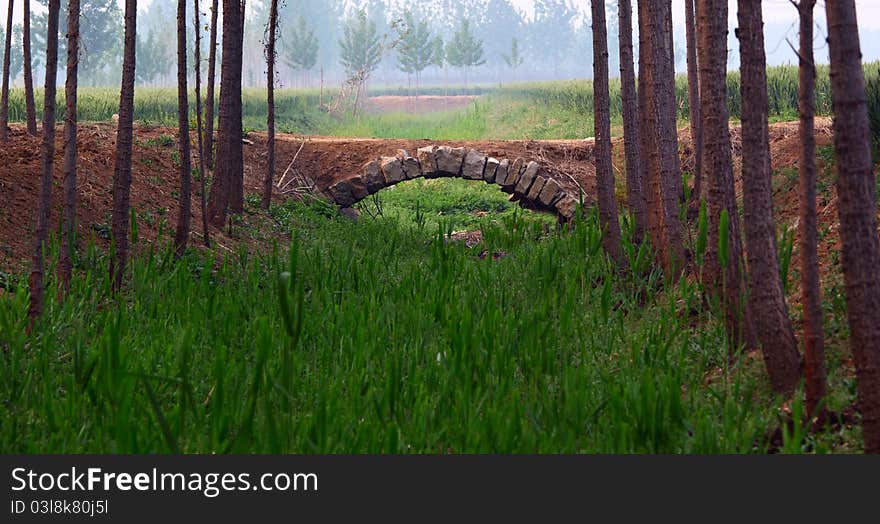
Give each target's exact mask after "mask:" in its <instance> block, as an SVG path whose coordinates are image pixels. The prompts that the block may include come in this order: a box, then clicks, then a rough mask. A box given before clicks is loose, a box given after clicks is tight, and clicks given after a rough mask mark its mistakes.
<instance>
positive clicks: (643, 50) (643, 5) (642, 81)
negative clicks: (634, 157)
mask: <svg viewBox="0 0 880 524" xmlns="http://www.w3.org/2000/svg"><path fill="white" fill-rule="evenodd" d="M649 1H650V0H638V2H637V7H638V22H639V78H638V109H639V111H638V115H639V118H638V120H639V139H640V143H639V153H640V154H641V159H640V160H641V161H640V162H639V165H640V170H641V178H642V191H643V194H644V199H645V210H646V224H647V229H648V237H649V238H650V240H651V246H652V247H653V249H654V251H655V252H656V253H657V255H658V257H659V258H660V259H661V260H662V259H663V258H664V255H663V253H664V251H665V249H666V240H665V239H664V236H663V212H662V206H661V204H660V177H659V173H658V171H656V170H653V169H650V168H649V167H648V165H649V162H650V159H651V157H652V155H656V154H657V153H656V151H657V146H656V136H655V132H654V130H655V129H656V117H655V114H654V101H653V98H652V97H651V96H650V95H649V92H650V87H649V86H650V85H651V77H652V67H651V55H652V53H651V37H652V36H653V35H652V34H651V30H650V17H651V12H650V7H649Z"/></svg>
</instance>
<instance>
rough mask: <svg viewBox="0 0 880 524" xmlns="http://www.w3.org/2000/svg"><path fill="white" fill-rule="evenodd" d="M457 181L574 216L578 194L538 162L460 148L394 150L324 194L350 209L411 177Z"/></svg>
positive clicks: (562, 216)
mask: <svg viewBox="0 0 880 524" xmlns="http://www.w3.org/2000/svg"><path fill="white" fill-rule="evenodd" d="M419 177H424V178H440V177H456V178H463V179H466V180H482V181H484V182H486V183H487V184H497V185H498V186H499V187H500V188H501V190H502V191H504V192H505V193H508V194H511V195H513V200H518V201H519V203H520V205H521V206H522V207H526V208H530V209H537V210H541V211H547V212H551V213H555V214H556V215H557V216H558V217H559V219H560V220H561V221H564V222H567V221H569V220H571V218H572V217H574V214H575V210H576V209H577V203H578V201H579V199H578V195H577V193H574V192H572V191H571V190H569V189H566V188H565V187H563V186H562V185H560V184H559V183H558V182H557V181H556V180H555V179H554V177H553V175H551V173H550V172H549V171H548V170H546V169H545V168H544V167H543V166H542V165H541V164H539V163H538V162H526V161H524V160H522V159H521V158H517V159H515V160H513V161H511V160H509V159H507V158H504V159H501V160H499V159H497V158H492V157H489V156H487V155H485V154H484V153H481V152H479V151H476V150H474V149H469V148H465V147H450V146H439V147H438V146H426V147H421V148H419V149H418V150H416V155H415V156H412V155H410V154H409V153H408V152H407V151H405V150H403V149H401V150H398V152H397V155H396V156H383V157H380V158H379V159H377V160H373V161H370V162H367V163H366V164H365V165H364V166H363V169H362V172H361V173H357V174H354V175H352V176H350V177H348V178H345V179H342V180H339V181H337V182H336V183H334V184H333V185H331V186H329V187H328V188H327V194H328V195H329V196H330V198H332V199H333V201H334V202H336V204H337V205H338V206H340V207H342V208H349V207H351V206H353V205H354V204H356V203H357V202H360V201H361V200H363V199H364V198H366V197H368V196H369V195H371V194H373V193H376V192H377V191H381V190H382V189H384V188H386V187H390V186H393V185H394V184H397V183H398V182H403V181H405V180H411V179H413V178H419Z"/></svg>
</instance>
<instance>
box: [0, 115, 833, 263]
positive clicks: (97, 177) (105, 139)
mask: <svg viewBox="0 0 880 524" xmlns="http://www.w3.org/2000/svg"><path fill="white" fill-rule="evenodd" d="M60 129H61V128H60V126H59V132H58V133H57V137H58V138H57V143H56V147H57V153H56V154H57V156H56V161H55V177H54V181H53V188H52V196H53V202H52V224H53V228H54V229H56V230H57V227H58V221H59V209H60V207H61V187H62V180H63V175H62V169H61V168H62V155H63V133H62V132H61V131H60ZM732 135H733V137H734V145H733V149H734V152H735V153H737V152H738V151H739V147H738V141H737V139H738V136H739V135H738V130H736V128H734V129H733V130H732ZM175 137H176V131H175V130H174V129H172V128H159V127H141V126H137V127H136V128H135V141H134V149H133V166H132V189H131V192H132V196H131V202H132V207H133V208H134V210H135V212H136V213H137V216H138V225H139V236H140V237H141V238H142V239H143V240H145V241H146V242H142V243H141V245H144V244H148V243H149V242H151V241H153V240H154V239H155V238H156V236H157V234H158V232H159V231H160V229H161V230H163V231H165V232H166V234H167V232H169V231H172V230H173V227H174V225H175V224H176V223H177V213H178V209H177V188H178V175H177V163H176V161H175V158H176V155H177V146H176V141H175V140H176V138H175ZM248 138H249V141H250V142H251V143H249V144H246V145H245V146H244V153H245V181H244V182H245V194H258V193H259V192H260V191H261V187H262V186H261V184H262V183H261V179H262V177H263V173H264V170H265V169H266V135H265V133H251V134H250V135H249V136H248ZM679 138H680V150H681V152H682V168H683V169H685V170H689V169H692V164H693V151H692V146H691V143H690V135H689V132H688V130H687V129H686V128H685V129H684V130H682V132H681V133H680V137H679ZM817 140H818V142H819V144H820V145H827V144H829V143H830V120H827V119H826V120H820V121H818V122H817ZM79 144H80V148H79V173H78V192H79V193H78V205H77V219H78V225H79V233H80V236H81V238H88V237H89V236H90V235H93V234H94V235H95V237H96V240H97V241H98V242H99V243H103V244H107V243H108V241H107V237H108V236H109V235H108V233H109V228H110V210H111V205H112V181H113V163H114V156H115V145H116V133H115V127H114V126H113V125H111V124H103V123H98V124H96V123H85V124H81V125H80V129H79ZM429 144H437V145H443V144H446V145H450V146H453V147H458V146H466V147H471V148H474V149H477V150H479V151H481V152H484V153H486V154H488V155H491V156H494V157H496V158H517V157H522V158H523V159H527V160H536V161H539V162H541V163H542V164H543V165H545V166H546V167H548V168H550V169H551V170H553V171H554V172H555V173H556V174H557V175H559V176H558V177H557V179H558V180H568V181H569V183H570V184H571V185H570V186H569V187H577V185H580V186H581V187H583V189H584V191H585V192H586V194H587V196H588V197H589V195H593V194H595V170H594V168H593V164H592V152H593V140H592V139H586V140H548V141H497V140H486V141H475V142H466V141H429V140H386V139H356V138H330V137H318V136H313V137H301V136H295V135H286V134H281V135H278V141H277V168H276V173H275V176H276V180H278V179H279V178H280V177H281V175H282V173H284V172H285V170H286V169H287V168H288V166H289V164H290V161H291V160H292V159H293V158H294V156H296V155H297V152H298V151H299V155H298V156H297V157H296V161H295V162H294V163H293V165H292V166H291V167H290V173H294V172H295V173H296V174H298V175H300V176H301V177H305V178H308V179H311V180H313V181H314V182H315V185H316V186H317V187H318V189H324V188H326V187H328V186H329V185H331V184H333V183H334V182H335V181H337V180H339V179H341V178H345V177H349V176H351V175H352V174H354V173H357V172H359V171H360V170H361V168H362V166H363V165H364V163H366V162H368V161H370V160H373V159H375V158H377V157H379V156H382V155H389V156H390V155H394V154H395V153H396V152H397V150H398V149H406V150H407V151H415V150H416V149H418V148H419V147H422V146H425V145H429ZM300 148H301V149H300ZM771 149H772V155H773V167H774V169H779V170H782V169H783V168H790V169H794V170H796V169H797V151H798V149H799V145H798V138H797V125H796V124H790V123H786V124H776V125H773V126H771ZM614 152H615V166H614V170H615V175H616V176H617V179H618V187H619V188H620V189H619V190H618V197H619V199H620V200H621V203H623V198H624V192H623V190H622V188H623V187H624V172H625V170H624V165H623V144H622V141H621V140H620V139H615V140H614ZM736 162H737V163H738V159H737V160H736ZM290 173H289V174H288V176H290ZM39 175H40V139H39V138H38V137H30V136H27V135H26V134H25V133H24V130H23V128H22V127H20V126H16V127H14V128H13V133H12V136H11V137H10V141H9V143H8V144H7V145H6V146H5V147H4V149H3V162H2V163H0V271H15V272H19V271H24V270H26V268H27V265H28V262H27V261H28V256H29V253H30V245H31V239H32V236H33V229H34V222H35V212H36V208H37V194H38V184H39ZM823 176H824V175H822V171H821V166H820V178H821V177H823ZM777 178H779V177H777ZM789 178H790V176H789ZM783 182H785V183H782V182H779V181H778V180H774V188H776V189H777V192H776V199H777V220H778V222H779V223H780V224H789V225H792V224H793V223H794V220H795V219H796V216H797V191H796V185H795V189H794V190H792V187H791V183H790V180H788V179H785V180H783ZM820 183H821V181H820ZM824 183H825V185H826V186H828V185H829V184H830V182H829V181H827V180H825V181H824ZM786 184H788V185H786ZM795 184H796V180H795ZM194 189H195V190H194V195H193V206H192V215H193V237H192V241H193V243H194V244H197V243H200V242H201V237H200V233H199V231H200V227H199V224H200V223H201V213H200V210H199V206H198V199H199V197H200V193H199V188H198V182H197V181H194ZM826 194H828V195H830V196H828V197H827V199H826V201H822V200H821V198H822V193H821V192H820V202H819V212H820V215H821V216H820V227H823V225H824V226H827V227H830V228H832V229H833V228H834V227H836V226H835V224H836V220H837V212H836V207H835V206H834V202H833V200H834V198H833V191H831V192H830V194H829V193H826ZM276 198H277V199H279V200H280V199H281V198H282V197H280V196H278V197H276ZM245 220H246V221H250V222H249V223H248V226H249V227H255V228H261V227H262V228H266V227H269V228H271V227H272V225H271V224H268V225H267V224H264V223H260V222H259V218H258V217H257V216H256V215H248V214H246V216H245ZM227 233H228V232H227V231H223V230H216V229H212V235H214V237H215V238H216V239H217V241H218V243H219V244H221V245H223V246H226V247H228V248H229V249H234V247H235V245H236V244H237V243H239V242H250V243H254V244H259V243H260V240H259V239H260V238H266V235H265V234H254V235H240V238H239V236H238V235H235V234H233V235H232V236H229V235H228V234H227ZM276 233H277V232H276ZM832 233H833V231H832ZM836 237H837V235H833V238H836ZM831 249H833V244H832V245H829V246H827V247H820V253H823V250H824V256H825V257H830V255H829V254H828V253H827V252H828V251H829V250H831Z"/></svg>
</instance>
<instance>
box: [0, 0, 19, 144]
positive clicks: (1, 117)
mask: <svg viewBox="0 0 880 524" xmlns="http://www.w3.org/2000/svg"><path fill="white" fill-rule="evenodd" d="M14 5H15V1H14V0H9V3H8V5H7V7H8V8H7V11H6V41H5V42H4V44H3V45H4V47H3V82H2V84H3V85H2V88H0V142H6V141H7V140H9V67H10V65H11V64H10V62H11V60H12V10H13V6H14Z"/></svg>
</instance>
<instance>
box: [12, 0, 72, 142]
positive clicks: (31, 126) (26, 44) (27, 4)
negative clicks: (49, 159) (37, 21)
mask: <svg viewBox="0 0 880 524" xmlns="http://www.w3.org/2000/svg"><path fill="white" fill-rule="evenodd" d="M77 5H79V3H78V2H77ZM22 17H23V19H22V29H21V39H22V42H21V53H22V64H21V67H22V69H23V71H24V107H25V113H26V114H27V130H28V134H30V135H32V136H37V107H36V104H34V74H33V69H32V67H31V62H32V60H31V0H24V12H23V13H22Z"/></svg>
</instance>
